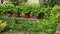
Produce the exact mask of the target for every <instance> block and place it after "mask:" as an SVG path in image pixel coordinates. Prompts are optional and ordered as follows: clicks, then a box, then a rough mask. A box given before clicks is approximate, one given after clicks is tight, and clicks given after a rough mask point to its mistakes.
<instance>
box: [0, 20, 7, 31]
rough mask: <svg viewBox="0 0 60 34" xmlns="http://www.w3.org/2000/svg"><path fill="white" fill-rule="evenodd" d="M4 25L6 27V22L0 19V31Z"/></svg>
mask: <svg viewBox="0 0 60 34" xmlns="http://www.w3.org/2000/svg"><path fill="white" fill-rule="evenodd" d="M6 27H7V23H6V22H2V20H0V32H1V31H3V30H4V29H5V28H6Z"/></svg>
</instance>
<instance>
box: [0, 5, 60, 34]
mask: <svg viewBox="0 0 60 34" xmlns="http://www.w3.org/2000/svg"><path fill="white" fill-rule="evenodd" d="M8 7H9V8H8ZM8 12H10V13H20V14H22V15H25V14H26V13H29V12H30V14H31V15H32V14H34V15H35V16H38V15H39V14H40V13H41V12H43V13H44V19H43V21H37V22H35V23H32V22H30V21H26V20H22V22H21V23H20V24H17V22H16V19H15V18H12V19H11V20H10V21H9V23H8V27H7V28H8V29H9V30H12V31H18V30H19V31H34V32H41V34H45V33H48V34H52V33H53V32H54V31H55V29H56V27H57V24H58V16H59V15H60V6H58V5H55V6H54V7H48V8H45V7H44V6H42V5H38V6H37V5H25V6H10V5H3V6H0V13H2V14H4V13H8ZM5 24H6V23H5ZM5 24H4V27H5ZM4 27H2V28H4ZM1 30H2V29H1ZM43 32H44V33H43Z"/></svg>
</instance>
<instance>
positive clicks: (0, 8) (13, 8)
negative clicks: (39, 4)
mask: <svg viewBox="0 0 60 34" xmlns="http://www.w3.org/2000/svg"><path fill="white" fill-rule="evenodd" d="M21 10H22V9H21V6H12V5H11V6H10V5H0V12H2V13H8V12H12V13H13V12H15V13H18V12H19V13H20V11H21Z"/></svg>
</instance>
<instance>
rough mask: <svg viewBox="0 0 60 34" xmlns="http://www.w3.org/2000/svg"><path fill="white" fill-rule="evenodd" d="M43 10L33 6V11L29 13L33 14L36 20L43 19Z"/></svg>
mask: <svg viewBox="0 0 60 34" xmlns="http://www.w3.org/2000/svg"><path fill="white" fill-rule="evenodd" d="M44 9H45V8H43V7H42V6H39V5H38V6H35V7H34V8H33V11H32V12H31V14H32V15H33V14H34V17H37V18H38V19H41V18H43V16H44Z"/></svg>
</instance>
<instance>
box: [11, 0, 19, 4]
mask: <svg viewBox="0 0 60 34" xmlns="http://www.w3.org/2000/svg"><path fill="white" fill-rule="evenodd" d="M10 1H11V2H12V4H14V5H19V0H10Z"/></svg>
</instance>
